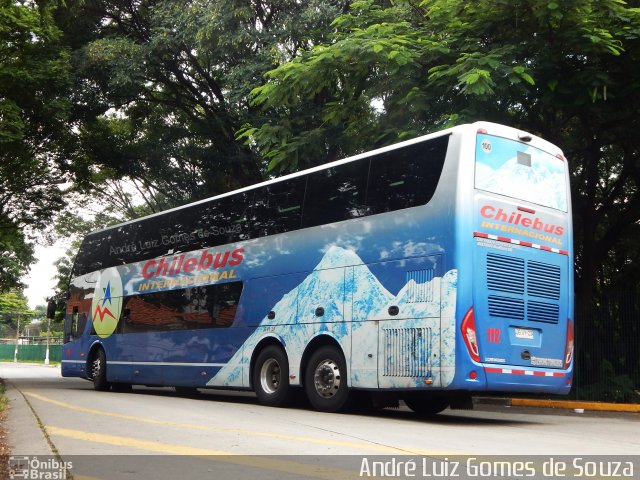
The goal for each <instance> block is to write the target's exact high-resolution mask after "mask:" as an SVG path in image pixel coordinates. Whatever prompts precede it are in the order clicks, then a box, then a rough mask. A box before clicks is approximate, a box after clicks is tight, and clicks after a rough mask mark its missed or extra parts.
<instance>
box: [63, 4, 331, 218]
mask: <svg viewBox="0 0 640 480" xmlns="http://www.w3.org/2000/svg"><path fill="white" fill-rule="evenodd" d="M341 8H342V2H340V1H337V0H313V1H310V2H298V1H295V0H258V1H247V0H234V1H226V0H225V1H222V0H190V1H174V0H142V1H137V0H136V1H133V0H110V1H104V0H82V1H75V2H74V1H71V2H67V8H66V9H65V10H61V12H60V15H59V23H60V25H61V26H62V28H63V29H64V30H65V32H66V33H67V36H68V37H69V39H70V40H69V41H70V42H73V44H74V45H73V48H74V73H75V80H76V88H75V93H74V102H75V103H76V105H77V106H78V108H77V109H76V114H77V116H78V119H79V121H80V132H81V135H80V137H81V138H80V140H81V144H82V151H81V152H80V154H79V155H78V156H77V157H76V165H78V167H79V171H82V167H83V166H84V167H85V168H84V175H82V177H83V178H84V179H85V182H86V183H85V186H86V188H87V190H92V189H98V192H96V193H100V194H102V195H104V196H105V197H107V198H108V197H109V195H108V192H105V191H102V190H101V183H100V181H99V180H101V179H105V178H112V179H114V178H115V179H120V178H129V179H133V180H135V181H136V182H137V185H138V187H139V189H140V191H141V192H144V194H145V195H146V198H145V200H146V201H147V204H148V205H149V206H150V208H152V209H162V208H165V207H167V206H175V205H177V204H181V203H184V202H186V201H189V200H194V199H199V198H203V197H206V196H210V195H213V194H217V193H221V192H225V191H228V190H231V189H233V188H238V187H240V186H244V185H247V184H250V183H254V182H256V181H258V180H261V179H262V178H263V175H264V171H265V169H264V168H263V167H264V166H263V165H262V163H261V161H260V160H259V157H258V156H257V155H256V154H255V152H254V151H252V150H251V149H250V148H248V147H246V146H245V145H244V144H243V142H241V141H238V140H237V139H236V138H235V135H236V131H237V130H238V129H239V128H240V126H241V125H243V124H244V123H246V122H248V121H250V120H251V119H253V118H254V115H255V111H254V110H255V109H252V108H251V107H250V106H249V101H248V94H249V92H250V90H251V89H253V88H254V87H255V86H257V85H259V84H260V82H261V81H262V76H263V74H264V73H265V72H266V71H267V70H269V69H271V68H273V67H274V66H276V65H278V63H279V62H280V61H282V60H283V59H290V58H292V57H293V56H294V55H295V54H296V52H297V51H298V50H299V49H300V48H302V47H309V46H311V45H313V44H315V43H317V42H318V41H320V40H322V39H323V38H324V36H325V35H326V31H327V26H328V24H329V23H330V21H331V20H332V19H333V18H334V17H335V16H336V15H337V14H338V13H339V12H340V10H341ZM78 18H81V19H82V20H81V21H80V22H78V21H77V19H78ZM93 191H94V192H95V190H93Z"/></svg>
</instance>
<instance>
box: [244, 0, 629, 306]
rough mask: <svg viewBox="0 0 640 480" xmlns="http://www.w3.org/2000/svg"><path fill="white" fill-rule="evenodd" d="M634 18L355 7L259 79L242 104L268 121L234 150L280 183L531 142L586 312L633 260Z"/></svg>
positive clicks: (613, 6)
mask: <svg viewBox="0 0 640 480" xmlns="http://www.w3.org/2000/svg"><path fill="white" fill-rule="evenodd" d="M637 4H638V2H637V1H634V2H630V3H626V2H624V1H622V0H568V1H563V2H556V1H553V0H516V1H510V0H481V1H476V2H468V1H465V0H423V1H419V2H412V1H403V0H398V1H396V2H386V1H379V2H378V1H373V0H365V1H361V2H357V3H354V4H353V5H352V9H351V11H349V12H348V13H346V14H344V15H342V16H340V17H338V18H337V19H336V20H335V21H334V22H333V27H334V28H335V34H334V35H333V36H332V38H331V40H330V41H329V42H325V44H322V45H318V46H316V47H314V48H311V49H308V50H307V51H305V52H303V53H302V54H301V55H300V56H299V57H297V58H296V59H294V60H293V61H291V62H289V63H286V64H283V65H281V66H279V67H278V68H276V69H274V70H272V71H270V72H269V73H268V74H267V79H268V81H267V82H266V83H265V84H264V85H262V86H260V87H258V88H256V89H255V90H254V95H255V99H254V102H255V103H256V104H258V105H260V106H262V108H263V109H264V111H265V113H266V115H267V118H268V119H269V120H268V121H266V122H264V123H255V124H252V125H250V126H248V127H247V128H245V129H244V130H243V132H242V136H243V137H244V138H246V139H247V141H248V143H249V144H251V145H255V146H257V148H259V149H260V150H261V152H263V154H264V155H266V157H267V158H269V160H270V167H271V168H272V169H279V170H292V169H296V168H298V166H299V164H300V163H301V159H305V161H306V162H308V163H310V164H317V163H322V162H324V161H327V160H330V159H333V158H336V157H337V156H343V155H346V154H350V153H354V152H357V151H359V150H362V149H364V148H370V147H372V146H377V145H383V144H388V143H392V142H394V141H397V140H399V139H402V138H406V137H410V136H415V135H418V134H422V133H427V132H429V131H433V130H437V129H439V128H441V127H445V126H449V125H451V124H453V123H460V122H463V121H473V120H479V119H484V120H491V121H497V122H500V123H505V124H508V125H513V126H516V127H519V128H523V129H525V130H528V131H531V132H533V133H536V134H539V135H541V136H543V137H545V138H547V139H549V140H550V141H552V142H554V143H556V144H558V145H560V146H561V147H562V148H563V149H564V151H565V154H566V156H567V157H568V158H569V162H570V168H571V173H572V184H573V206H574V224H575V240H576V260H577V264H576V267H577V291H578V292H579V293H580V294H581V295H582V296H583V297H584V298H591V297H592V294H593V292H594V291H599V290H601V289H605V288H610V287H611V285H612V283H611V282H612V281H615V280H616V279H619V278H621V277H623V276H625V275H626V276H628V275H630V273H629V270H630V268H631V269H632V270H633V271H636V272H637V271H638V266H637V265H638V260H640V255H639V254H640V251H639V249H638V248H637V246H635V247H633V250H632V251H627V252H626V255H624V258H622V259H620V258H619V257H620V254H621V248H622V246H623V245H629V244H630V243H633V244H634V245H635V244H636V243H637V242H635V241H634V238H637V237H634V235H637V222H638V221H639V220H640V188H639V186H640V161H639V155H640V151H639V147H640V141H639V140H638V136H637V133H636V132H637V131H638V126H639V125H638V122H639V119H638V114H637V112H638V111H640V104H639V102H640V95H639V94H638V93H639V92H640V83H639V82H640V75H639V74H640V71H639V70H638V68H637V65H638V61H639V60H640V58H639V55H640V44H639V37H640V9H638V8H637ZM274 119H276V120H274ZM621 270H624V272H622V271H621ZM604 271H606V272H607V277H606V278H604V276H603V278H601V279H600V280H599V275H598V274H599V273H601V272H604Z"/></svg>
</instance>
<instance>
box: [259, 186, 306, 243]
mask: <svg viewBox="0 0 640 480" xmlns="http://www.w3.org/2000/svg"><path fill="white" fill-rule="evenodd" d="M305 186H306V177H298V178H294V179H291V180H287V181H286V182H279V183H274V184H272V185H268V186H266V187H262V188H260V189H258V190H256V192H255V197H254V204H253V210H252V230H251V233H252V236H253V237H263V236H266V235H275V234H277V233H284V232H289V231H291V230H297V229H299V228H300V222H301V219H302V202H303V200H304V190H305Z"/></svg>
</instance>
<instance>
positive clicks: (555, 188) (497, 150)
mask: <svg viewBox="0 0 640 480" xmlns="http://www.w3.org/2000/svg"><path fill="white" fill-rule="evenodd" d="M565 167H566V166H565V164H564V161H563V160H561V159H559V158H558V157H555V156H553V155H551V154H549V153H547V152H545V151H543V150H540V149H539V148H536V147H533V146H531V145H527V144H524V143H520V142H516V141H514V140H509V139H506V138H501V137H495V136H492V135H485V134H479V135H478V137H477V143H476V172H475V187H476V188H477V189H480V190H485V191H487V192H491V193H497V194H500V195H506V196H508V197H512V198H517V199H519V200H523V201H525V202H531V203H535V204H538V205H542V206H544V207H549V208H555V209H556V210H562V211H565V212H566V211H567V209H568V202H567V179H566V175H567V173H566V172H567V170H566V168H565Z"/></svg>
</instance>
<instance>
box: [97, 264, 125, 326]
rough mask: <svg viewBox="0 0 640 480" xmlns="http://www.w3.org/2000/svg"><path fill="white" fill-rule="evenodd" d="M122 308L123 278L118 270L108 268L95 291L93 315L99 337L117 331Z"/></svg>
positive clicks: (101, 275) (102, 274)
mask: <svg viewBox="0 0 640 480" xmlns="http://www.w3.org/2000/svg"><path fill="white" fill-rule="evenodd" d="M121 310H122V279H121V278H120V274H119V273H118V270H117V269H116V268H115V267H113V268H108V269H106V270H104V271H103V272H102V273H101V274H100V278H99V279H98V283H97V284H96V288H95V290H94V291H93V302H92V303H91V316H92V319H93V328H94V330H95V331H96V333H97V334H98V336H99V337H102V338H107V337H108V336H110V335H111V334H112V333H113V332H115V330H116V327H117V326H118V320H119V319H120V311H121Z"/></svg>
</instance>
